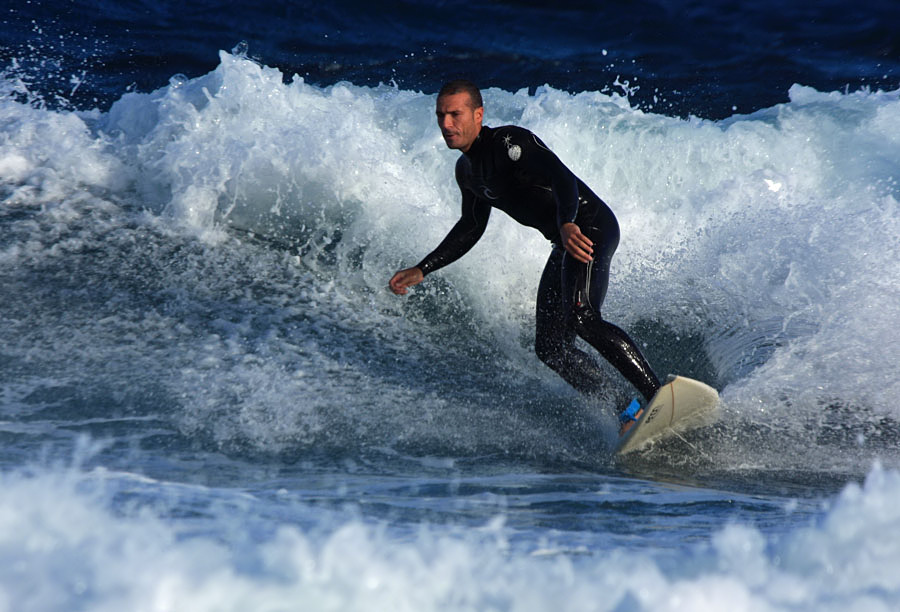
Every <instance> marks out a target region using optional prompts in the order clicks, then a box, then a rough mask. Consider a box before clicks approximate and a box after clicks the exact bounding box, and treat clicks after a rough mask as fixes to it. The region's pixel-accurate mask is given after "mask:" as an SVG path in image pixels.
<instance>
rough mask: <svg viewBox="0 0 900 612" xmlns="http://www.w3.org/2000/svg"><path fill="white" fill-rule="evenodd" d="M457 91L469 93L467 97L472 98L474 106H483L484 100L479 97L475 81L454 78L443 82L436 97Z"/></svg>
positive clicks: (479, 92)
mask: <svg viewBox="0 0 900 612" xmlns="http://www.w3.org/2000/svg"><path fill="white" fill-rule="evenodd" d="M458 93H467V94H469V98H470V99H471V100H472V104H473V105H474V108H480V107H482V106H484V101H483V100H482V99H481V90H480V89H478V86H477V85H476V84H475V83H473V82H472V81H469V80H466V79H454V80H452V81H447V82H446V83H444V84H443V85H442V86H441V90H440V91H439V92H438V98H442V97H443V96H452V95H453V94H458Z"/></svg>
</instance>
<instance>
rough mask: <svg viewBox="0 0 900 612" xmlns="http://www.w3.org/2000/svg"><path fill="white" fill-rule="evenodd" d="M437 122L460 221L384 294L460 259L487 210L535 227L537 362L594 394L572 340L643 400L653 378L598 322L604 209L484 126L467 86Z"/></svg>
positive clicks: (594, 383)
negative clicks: (539, 249) (452, 158)
mask: <svg viewBox="0 0 900 612" xmlns="http://www.w3.org/2000/svg"><path fill="white" fill-rule="evenodd" d="M436 114H437V122H438V126H439V127H440V129H441V134H442V135H443V137H444V141H445V142H446V144H447V146H448V147H449V148H451V149H457V150H459V151H461V152H462V155H461V156H460V157H459V159H458V160H457V162H456V182H457V183H458V185H459V188H460V191H461V192H462V214H461V216H460V219H459V221H457V222H456V224H455V225H454V226H453V228H452V229H451V230H450V232H449V233H448V234H447V236H446V238H444V240H443V241H441V243H440V244H439V245H438V246H437V248H435V249H434V250H433V251H432V252H431V253H429V254H428V255H426V256H425V258H424V259H423V260H422V261H420V262H419V263H418V264H417V265H415V266H413V267H412V268H406V269H404V270H400V271H399V272H397V273H396V274H394V276H393V277H392V278H391V280H390V288H391V290H392V291H393V292H394V293H396V294H398V295H403V294H405V293H406V292H407V289H408V288H409V287H411V286H413V285H417V284H418V283H420V282H422V280H423V279H424V278H425V276H426V275H428V274H430V273H431V272H434V271H435V270H438V269H439V268H442V267H444V266H446V265H448V264H450V263H452V262H454V261H456V260H457V259H459V258H460V257H462V256H463V255H465V254H466V253H467V252H468V251H469V249H471V248H472V246H474V245H475V243H476V242H478V240H479V238H481V236H482V234H483V233H484V230H485V228H486V227H487V223H488V218H489V217H490V214H491V208H499V209H500V210H502V211H504V212H505V213H507V214H508V215H509V216H510V217H512V218H513V219H515V220H516V221H518V222H519V223H521V224H523V225H526V226H528V227H533V228H536V229H537V230H538V231H540V232H541V233H542V234H543V235H544V236H545V237H546V238H547V239H548V240H549V241H550V242H551V243H552V245H553V249H552V251H551V253H550V257H549V259H548V260H547V264H546V266H545V267H544V272H543V274H542V276H541V280H540V284H539V287H538V294H537V309H536V325H535V352H536V353H537V356H538V358H539V359H540V360H541V361H542V362H544V363H545V364H546V365H548V366H549V367H550V368H552V369H553V370H554V371H555V372H557V373H558V374H559V375H560V376H562V378H563V379H565V380H566V381H567V382H568V383H569V384H570V385H572V386H573V387H575V388H576V389H577V390H579V391H580V392H591V391H592V390H595V389H597V387H598V386H599V385H600V383H601V380H602V375H601V373H600V371H599V369H598V368H597V366H596V364H595V363H594V362H593V360H592V359H591V358H590V357H589V356H588V355H587V354H586V353H585V352H584V351H582V350H581V349H579V348H578V347H577V346H576V345H575V337H576V334H577V335H578V336H580V337H581V338H583V339H584V340H586V341H587V342H588V343H589V344H590V345H591V346H593V347H594V348H595V349H597V351H598V352H599V353H600V354H601V355H602V356H603V357H604V358H605V359H606V360H607V361H609V362H610V363H611V364H612V365H613V366H614V367H615V368H616V369H617V370H618V371H619V372H620V373H621V374H622V375H623V376H624V377H625V378H626V379H627V380H628V381H629V382H630V383H631V384H632V385H634V387H635V388H636V389H637V390H638V391H639V392H640V393H641V395H643V396H644V397H645V398H646V400H647V401H649V400H650V399H651V398H652V397H653V396H654V395H655V394H656V391H657V390H658V389H659V385H660V383H659V379H658V378H657V377H656V374H654V373H653V370H652V369H651V368H650V364H649V363H647V360H646V359H644V356H643V355H642V354H641V351H640V350H639V349H638V347H637V345H636V344H635V343H634V341H633V340H632V339H631V338H630V337H629V336H628V334H626V333H625V332H624V331H623V330H622V329H620V328H619V327H617V326H615V325H613V324H612V323H610V322H609V321H606V320H604V319H603V317H602V316H601V314H600V307H601V306H602V305H603V300H604V298H605V297H606V291H607V287H608V285H609V268H610V263H611V261H612V256H613V253H614V252H615V250H616V247H617V246H618V244H619V224H618V222H617V221H616V217H615V215H614V214H613V212H612V210H610V208H609V207H608V206H607V205H606V203H605V202H603V200H601V199H600V198H599V197H597V195H595V194H594V192H592V191H591V190H590V188H588V186H587V185H585V184H584V182H582V181H581V179H579V178H578V177H577V176H575V174H574V173H572V171H571V170H569V169H568V168H567V167H566V166H565V165H564V164H563V163H562V161H560V160H559V158H558V157H557V156H556V155H555V154H554V153H553V152H552V151H551V150H550V149H549V148H548V147H547V145H545V144H544V143H543V142H542V141H541V140H540V139H539V138H538V137H537V136H536V135H534V134H533V133H532V132H530V131H528V130H526V129H524V128H521V127H517V126H511V125H510V126H503V127H498V128H491V127H489V126H486V125H482V119H483V117H484V104H483V102H482V97H481V92H480V91H479V89H478V87H477V86H476V85H475V84H474V83H471V82H469V81H465V80H456V81H450V82H449V83H446V84H445V85H444V86H443V87H442V88H441V90H440V92H439V93H438V98H437V105H436ZM640 412H641V410H640V408H639V407H636V403H634V402H633V403H632V407H631V409H630V410H629V409H626V411H624V412H623V415H622V416H620V421H621V422H622V429H621V430H620V432H621V433H624V431H626V430H627V429H628V428H629V427H630V426H631V425H632V424H633V423H634V421H635V420H636V419H637V418H638V417H639V416H640Z"/></svg>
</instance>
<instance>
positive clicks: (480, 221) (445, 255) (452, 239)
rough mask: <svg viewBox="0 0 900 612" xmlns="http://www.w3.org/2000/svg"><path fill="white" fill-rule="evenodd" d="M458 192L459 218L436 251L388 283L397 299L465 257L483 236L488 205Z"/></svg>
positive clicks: (396, 275) (489, 210) (467, 193)
mask: <svg viewBox="0 0 900 612" xmlns="http://www.w3.org/2000/svg"><path fill="white" fill-rule="evenodd" d="M461 191H462V215H461V216H460V218H459V221H457V222H456V225H454V226H453V228H452V229H451V230H450V231H449V232H448V233H447V236H446V237H445V238H444V239H443V240H442V241H441V243H440V244H439V245H438V246H437V248H436V249H434V250H433V251H432V252H431V253H429V254H428V255H426V256H425V258H424V259H423V260H422V261H420V262H419V263H418V264H417V265H416V266H413V267H412V268H406V269H405V270H400V271H399V272H397V273H396V274H394V276H393V277H392V278H391V281H390V287H391V291H393V292H394V293H396V294H398V295H403V294H405V293H406V289H407V287H411V286H413V285H417V284H419V283H421V282H422V279H424V278H425V275H427V274H429V273H431V272H434V271H435V270H438V269H439V268H443V267H444V266H446V265H448V264H451V263H453V262H454V261H456V260H457V259H459V258H460V257H462V256H463V255H465V254H466V253H468V252H469V250H470V249H471V248H472V247H473V246H475V243H476V242H478V240H479V239H480V238H481V236H482V235H483V234H484V230H485V228H486V227H487V222H488V219H489V218H490V215H491V206H490V204H488V203H487V202H485V201H483V200H481V199H480V198H476V197H475V194H474V193H472V192H471V191H469V190H467V189H461Z"/></svg>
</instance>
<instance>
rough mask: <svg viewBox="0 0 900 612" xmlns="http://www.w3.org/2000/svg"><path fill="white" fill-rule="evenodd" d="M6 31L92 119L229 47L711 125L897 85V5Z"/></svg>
mask: <svg viewBox="0 0 900 612" xmlns="http://www.w3.org/2000/svg"><path fill="white" fill-rule="evenodd" d="M0 19H2V21H0V23H2V25H3V29H4V33H3V40H2V41H0V53H2V55H0V59H2V60H3V62H4V63H6V62H8V61H9V60H10V59H11V58H15V59H17V60H18V61H19V62H20V63H21V64H22V65H23V67H24V68H25V69H26V71H27V73H28V74H29V75H31V76H32V77H33V78H34V81H35V85H36V86H37V87H38V89H39V91H41V92H42V93H44V95H45V97H48V96H47V94H54V95H57V94H58V95H60V96H62V97H63V98H65V99H66V100H68V101H70V102H72V103H73V104H75V105H76V106H78V107H82V108H83V107H86V106H92V105H94V104H98V105H100V107H101V108H106V107H108V105H109V104H110V103H111V102H112V101H114V100H116V99H118V98H119V96H120V95H121V94H122V92H123V91H124V90H125V89H127V88H136V89H138V90H140V91H150V90H152V89H156V88H157V87H160V86H162V85H165V84H166V83H167V82H168V79H169V77H171V76H172V75H173V74H178V73H182V74H185V75H187V76H189V77H197V76H200V75H202V74H206V73H207V72H209V71H210V70H212V69H213V68H214V67H215V66H216V65H217V63H218V62H217V57H216V53H217V51H218V50H219V49H226V50H230V49H232V48H233V47H234V46H235V45H237V44H238V43H240V42H242V41H244V42H246V43H247V44H248V45H249V53H250V56H251V57H254V58H257V59H258V60H259V61H261V62H262V63H264V64H266V65H267V66H274V67H277V68H279V69H280V70H281V71H282V72H283V73H284V74H285V75H286V76H290V75H293V74H298V75H300V76H302V77H304V79H306V80H307V81H308V82H311V83H315V84H319V85H330V84H333V83H336V82H339V81H344V80H346V81H350V82H352V83H354V84H357V85H377V84H378V83H389V82H394V83H397V84H398V85H399V86H400V87H401V88H403V89H410V90H415V91H423V92H426V93H429V92H431V93H433V92H435V91H436V90H437V89H438V87H439V86H440V84H441V83H442V82H443V81H444V80H447V79H448V78H453V77H456V76H459V75H467V76H469V77H470V78H472V79H473V80H476V81H477V82H478V83H479V84H480V85H482V86H483V87H499V88H502V89H505V90H507V91H517V90H519V89H521V88H522V87H527V88H531V89H532V90H533V89H534V88H535V87H536V86H540V85H544V84H549V85H552V86H553V87H556V88H561V89H564V90H566V91H570V92H579V91H605V90H616V89H617V86H616V85H615V82H616V81H617V80H618V81H619V82H621V83H623V84H626V83H627V84H628V85H627V86H626V87H627V88H628V89H629V91H633V99H634V101H635V102H636V103H637V104H638V105H639V106H640V107H641V108H645V109H655V110H657V111H659V112H664V113H666V114H675V115H682V116H684V115H687V114H693V115H696V116H699V117H708V118H723V117H728V116H731V115H732V114H734V112H735V110H737V111H738V112H741V113H747V112H752V111H754V110H758V109H760V108H766V107H770V106H772V105H774V104H777V103H779V102H785V101H786V100H787V90H788V88H789V87H790V86H791V85H793V84H794V83H801V84H803V85H807V86H810V87H814V88H816V89H819V90H822V91H831V90H843V89H845V88H849V89H850V90H856V89H859V88H860V87H870V88H873V89H878V88H881V89H895V88H896V87H897V82H898V80H900V35H898V33H897V32H898V28H897V24H898V23H900V6H898V5H897V3H896V2H892V1H890V0H872V1H870V2H849V1H847V0H823V1H821V2H812V1H810V2H806V1H800V2H798V1H791V2H774V1H772V2H728V1H725V0H722V1H707V2H704V1H700V0H633V1H618V2H590V1H587V2H584V1H574V2H569V1H564V2H554V3H552V4H550V3H545V2H528V1H523V2H516V1H509V2H485V3H476V4H473V3H468V2H455V1H450V2H443V1H442V2H429V1H407V2H355V1H346V0H342V1H340V2H328V3H319V2H281V1H279V2H265V3H262V4H261V5H255V4H253V3H239V2H233V3H229V2H214V1H208V0H200V1H196V2H188V3H174V2H105V1H94V2H86V1H72V2H64V1H63V2H60V1H54V2H50V1H46V0H41V1H29V2H19V3H14V4H11V5H10V7H9V9H8V10H5V11H3V15H2V16H0ZM73 75H75V77H76V78H77V79H78V81H79V83H80V86H79V87H78V89H77V90H75V92H74V93H72V89H73V87H72V83H71V77H72V76H73ZM618 89H619V90H620V91H621V89H622V88H621V87H618Z"/></svg>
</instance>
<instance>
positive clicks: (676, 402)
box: [616, 375, 719, 455]
mask: <svg viewBox="0 0 900 612" xmlns="http://www.w3.org/2000/svg"><path fill="white" fill-rule="evenodd" d="M718 404H719V394H718V392H717V391H716V390H715V389H713V388H712V387H710V386H709V385H707V384H705V383H702V382H700V381H699V380H694V379H693V378H687V377H686V376H672V375H670V376H669V379H668V380H667V381H666V382H665V384H663V386H661V387H660V388H659V391H657V392H656V395H654V396H653V399H652V400H650V403H649V404H647V407H646V408H644V412H643V413H641V416H640V418H639V419H638V421H637V423H635V424H634V425H632V427H631V429H629V430H628V431H627V432H625V435H623V436H621V437H620V438H619V442H618V445H617V446H616V454H617V455H624V454H627V453H630V452H632V451H636V450H639V449H641V448H643V447H644V446H646V445H647V444H649V443H650V442H653V441H656V440H661V439H665V438H668V437H669V436H672V435H674V434H675V433H676V432H681V431H686V430H689V429H694V428H695V427H699V426H702V425H706V424H708V423H710V422H712V421H713V420H715V418H716V417H717V416H718Z"/></svg>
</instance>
